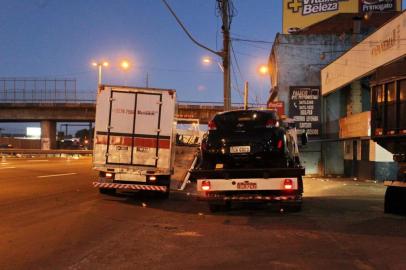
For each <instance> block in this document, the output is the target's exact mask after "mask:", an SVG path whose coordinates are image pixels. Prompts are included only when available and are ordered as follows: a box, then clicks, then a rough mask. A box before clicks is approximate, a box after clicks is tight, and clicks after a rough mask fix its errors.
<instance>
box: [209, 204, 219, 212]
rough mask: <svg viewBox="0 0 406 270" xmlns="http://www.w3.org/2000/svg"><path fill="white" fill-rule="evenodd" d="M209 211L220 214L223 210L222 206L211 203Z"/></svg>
mask: <svg viewBox="0 0 406 270" xmlns="http://www.w3.org/2000/svg"><path fill="white" fill-rule="evenodd" d="M209 210H210V212H212V213H216V212H219V211H220V210H221V205H220V204H218V203H209Z"/></svg>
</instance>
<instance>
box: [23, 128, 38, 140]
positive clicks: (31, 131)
mask: <svg viewBox="0 0 406 270" xmlns="http://www.w3.org/2000/svg"><path fill="white" fill-rule="evenodd" d="M26 135H27V137H34V138H39V137H41V128H39V127H27V133H26Z"/></svg>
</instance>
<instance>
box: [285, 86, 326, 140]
mask: <svg viewBox="0 0 406 270" xmlns="http://www.w3.org/2000/svg"><path fill="white" fill-rule="evenodd" d="M320 107H321V101H320V87H319V86H291V87H290V95H289V117H290V118H293V120H295V123H296V128H297V131H298V133H299V134H301V133H303V132H304V131H306V132H307V134H308V135H309V136H320V134H321V119H320Z"/></svg>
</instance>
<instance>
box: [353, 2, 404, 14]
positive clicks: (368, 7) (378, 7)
mask: <svg viewBox="0 0 406 270" xmlns="http://www.w3.org/2000/svg"><path fill="white" fill-rule="evenodd" d="M359 5H360V6H359V11H360V12H370V11H374V12H376V11H394V10H396V1H395V0H360V4H359Z"/></svg>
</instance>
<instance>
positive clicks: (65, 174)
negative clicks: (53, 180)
mask: <svg viewBox="0 0 406 270" xmlns="http://www.w3.org/2000/svg"><path fill="white" fill-rule="evenodd" d="M75 174H77V173H61V174H48V175H40V176H37V178H48V177H58V176H67V175H75Z"/></svg>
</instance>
